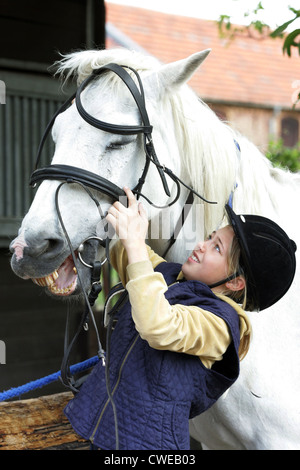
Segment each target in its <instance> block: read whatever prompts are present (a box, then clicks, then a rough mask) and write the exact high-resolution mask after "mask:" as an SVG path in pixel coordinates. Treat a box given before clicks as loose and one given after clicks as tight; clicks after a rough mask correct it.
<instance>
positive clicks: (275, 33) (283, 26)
mask: <svg viewBox="0 0 300 470" xmlns="http://www.w3.org/2000/svg"><path fill="white" fill-rule="evenodd" d="M293 21H295V18H293V19H292V20H289V21H287V22H286V23H283V24H282V25H281V26H279V27H278V28H277V29H275V31H273V33H271V34H270V36H271V37H272V38H276V37H277V36H280V35H281V34H282V33H283V31H284V30H285V29H286V28H287V27H288V26H289V25H290V24H291V23H293Z"/></svg>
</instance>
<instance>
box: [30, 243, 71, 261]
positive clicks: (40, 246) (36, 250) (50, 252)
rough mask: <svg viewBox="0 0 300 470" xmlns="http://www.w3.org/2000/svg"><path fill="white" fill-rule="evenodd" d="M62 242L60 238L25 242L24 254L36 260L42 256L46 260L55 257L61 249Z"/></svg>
mask: <svg viewBox="0 0 300 470" xmlns="http://www.w3.org/2000/svg"><path fill="white" fill-rule="evenodd" d="M63 246H64V241H63V240H62V239H60V238H50V239H44V240H42V241H40V240H39V241H33V240H31V241H30V243H29V241H28V240H27V247H26V248H25V249H24V253H25V255H27V256H31V257H33V258H37V257H39V256H42V255H43V257H44V258H47V259H51V258H54V257H56V256H57V255H58V254H59V253H60V252H61V251H62V249H63Z"/></svg>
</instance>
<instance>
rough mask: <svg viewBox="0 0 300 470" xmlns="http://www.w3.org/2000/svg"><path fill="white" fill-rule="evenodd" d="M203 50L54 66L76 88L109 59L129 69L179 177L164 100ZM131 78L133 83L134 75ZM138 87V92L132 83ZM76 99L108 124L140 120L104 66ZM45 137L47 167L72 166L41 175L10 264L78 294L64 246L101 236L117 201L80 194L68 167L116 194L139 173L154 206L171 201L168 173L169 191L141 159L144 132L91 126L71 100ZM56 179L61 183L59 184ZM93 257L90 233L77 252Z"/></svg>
mask: <svg viewBox="0 0 300 470" xmlns="http://www.w3.org/2000/svg"><path fill="white" fill-rule="evenodd" d="M208 52H209V51H203V52H200V53H197V54H194V55H192V56H191V57H189V58H187V59H184V60H182V61H179V62H175V63H172V64H168V65H160V64H159V63H158V62H157V61H156V60H154V59H152V58H149V57H145V56H140V55H139V54H136V53H131V52H128V51H124V50H117V51H85V52H79V53H74V54H71V55H69V56H67V57H66V58H65V59H64V60H63V61H62V62H61V63H60V72H62V73H63V74H66V73H67V74H69V75H71V74H73V73H74V74H76V75H77V78H78V84H79V85H80V84H81V83H82V82H83V81H84V80H85V79H86V78H87V77H88V76H90V74H91V73H92V72H93V70H98V69H100V68H101V67H103V66H104V65H106V64H108V63H117V64H120V65H122V66H123V65H125V66H126V65H127V66H130V67H132V68H134V69H135V70H136V71H137V72H138V73H139V75H140V77H141V80H142V83H143V87H144V92H145V102H146V109H147V112H148V116H149V119H150V124H151V126H153V133H152V136H151V137H152V138H153V142H154V145H155V150H156V155H157V156H158V159H159V160H160V163H161V164H164V165H166V166H167V167H169V168H171V169H172V171H173V172H174V173H175V174H179V175H180V176H182V175H183V174H184V172H185V169H184V168H182V167H183V164H182V161H181V159H180V155H179V154H180V148H182V145H181V146H179V144H178V139H182V140H183V139H184V137H183V136H180V135H178V130H177V131H176V126H175V124H174V120H176V118H177V117H176V116H174V111H173V108H172V106H171V105H170V102H169V98H170V97H172V96H173V97H174V95H176V93H177V92H178V90H179V89H180V87H181V86H182V85H184V84H185V82H186V81H187V80H188V79H189V78H190V77H191V75H192V74H193V73H194V71H195V70H196V69H197V68H198V67H199V65H200V64H201V62H202V61H203V60H204V58H205V57H206V56H207V54H208ZM126 70H128V69H126ZM129 72H130V71H129ZM130 73H131V72H130ZM131 75H132V77H133V80H135V81H136V77H135V74H131ZM137 87H138V89H139V90H140V85H139V84H138V83H137ZM140 91H141V90H140ZM79 98H80V102H81V104H82V106H83V108H84V110H85V111H86V112H87V113H88V115H89V116H90V117H91V118H93V119H96V120H97V122H99V121H101V122H104V123H110V124H113V127H114V126H115V125H117V126H121V127H124V126H125V127H126V126H127V127H128V126H129V127H130V126H132V127H138V126H141V125H143V124H145V122H143V118H142V116H141V112H140V111H139V109H138V106H137V103H136V100H135V99H134V98H133V96H132V93H130V92H129V90H128V86H126V85H125V84H124V82H123V81H122V80H121V79H120V77H119V76H117V75H116V74H115V73H113V72H111V71H109V70H105V71H104V73H101V74H99V75H96V76H95V78H93V79H92V80H91V81H90V82H89V83H88V85H87V86H86V87H84V89H83V90H82V92H81V93H80V96H79ZM52 138H53V140H54V142H55V153H54V156H53V160H52V165H51V166H54V167H53V168H55V167H57V168H59V169H60V170H61V168H62V166H61V165H68V167H72V168H73V173H72V175H71V176H72V177H70V176H69V174H67V175H63V178H60V179H59V178H58V179H57V180H56V179H55V176H54V174H53V171H52V170H53V168H51V167H50V168H51V170H50V173H51V177H49V178H48V177H47V175H46V176H45V177H44V180H43V181H42V182H41V184H40V186H39V188H38V190H37V192H36V195H35V198H34V201H33V203H32V205H31V207H30V209H29V211H28V213H27V215H26V216H25V217H24V219H23V222H22V225H21V228H20V231H19V235H18V237H17V238H16V239H15V240H14V241H13V242H12V243H11V250H12V251H13V256H12V268H13V270H14V272H15V273H16V274H17V275H18V276H20V277H22V278H24V279H28V278H32V279H34V280H35V282H36V283H38V284H39V285H43V286H48V290H49V291H50V293H52V294H54V295H61V296H68V295H71V294H73V295H74V294H77V293H79V288H78V287H79V286H78V285H77V284H78V283H77V277H78V275H77V273H76V269H74V268H75V267H74V259H73V257H72V256H71V252H70V245H71V247H72V249H73V256H74V254H75V256H78V248H79V247H80V245H81V244H82V242H83V241H85V240H86V239H87V238H89V237H95V236H97V237H100V238H103V239H105V237H106V235H107V233H106V231H105V230H104V229H105V227H104V223H103V214H105V212H106V211H107V209H108V207H109V206H110V205H111V204H112V202H113V200H114V199H116V197H114V196H111V195H110V194H109V193H106V192H105V191H102V190H101V189H100V191H98V190H97V189H95V188H94V187H90V186H89V188H88V191H87V188H86V186H85V185H83V184H82V182H81V183H80V182H79V183H76V170H74V167H76V168H78V169H81V170H84V171H87V172H90V173H93V174H96V175H98V176H100V177H102V178H104V179H105V181H108V182H110V183H112V184H114V185H115V187H117V188H118V190H119V191H120V193H122V189H121V188H122V187H123V186H124V185H127V186H129V187H131V188H138V189H139V188H140V187H141V186H140V178H141V177H142V176H143V177H144V176H145V175H146V178H145V182H144V184H143V186H142V191H141V192H142V193H143V194H144V195H145V196H147V198H148V199H149V200H151V201H153V202H154V203H155V204H157V205H159V206H164V205H167V204H168V203H169V202H170V201H171V200H172V199H174V197H175V194H176V187H175V186H176V185H175V183H174V181H173V180H172V179H171V178H167V180H168V181H167V184H168V189H169V192H170V195H168V194H167V193H168V190H166V189H165V188H164V187H163V184H162V177H161V174H160V173H159V171H158V168H159V166H160V165H159V166H157V165H155V164H154V163H153V162H152V161H150V160H149V159H148V160H149V161H147V157H146V156H145V143H147V139H145V134H144V133H143V132H138V133H136V132H134V131H133V132H127V133H126V132H125V133H124V132H120V133H118V131H114V132H110V131H109V129H107V128H105V127H104V128H103V127H102V128H101V126H100V128H99V126H94V125H93V124H92V123H91V122H90V121H89V120H85V119H84V118H83V117H82V115H81V114H80V113H79V112H78V103H77V101H76V102H73V103H72V104H70V106H69V107H67V109H66V110H64V111H63V112H62V113H60V114H59V115H58V116H57V117H56V119H55V122H54V125H53V128H52ZM148 143H149V142H148ZM148 166H149V168H148ZM145 167H147V173H145V171H144V170H145ZM74 172H75V173H74ZM78 173H80V171H79V172H78ZM61 179H64V180H65V181H67V183H64V184H63V185H61V184H62V181H61ZM60 185H61V186H60ZM58 188H59V189H58ZM92 195H93V196H94V198H95V199H94V198H93V197H91V196H92ZM95 201H98V202H99V204H100V205H99V206H98V205H97V204H96V203H95ZM158 213H159V209H158V208H155V207H153V206H151V207H150V208H149V216H150V218H153V217H156V216H157V214H158ZM101 214H102V217H101ZM61 221H63V224H62V223H61ZM66 234H67V236H68V237H69V240H67V237H66ZM96 256H98V257H100V259H101V258H103V257H104V256H105V252H104V249H103V248H101V247H100V246H99V241H98V240H97V239H95V238H93V239H90V240H88V241H87V242H85V243H84V245H83V252H82V253H81V257H82V259H84V261H85V262H86V264H91V263H92V262H93V260H95V258H96ZM76 265H77V269H79V270H80V274H81V275H80V277H81V279H83V280H84V288H85V289H86V290H88V288H89V287H90V268H88V267H87V266H85V265H84V264H82V263H80V262H79V263H76Z"/></svg>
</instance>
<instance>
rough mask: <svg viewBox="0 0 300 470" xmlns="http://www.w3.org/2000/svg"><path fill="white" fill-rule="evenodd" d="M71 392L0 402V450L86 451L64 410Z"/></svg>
mask: <svg viewBox="0 0 300 470" xmlns="http://www.w3.org/2000/svg"><path fill="white" fill-rule="evenodd" d="M72 396H73V394H72V393H71V392H64V393H58V394H55V395H47V396H43V397H40V398H31V399H28V400H17V401H8V402H2V403H0V450H89V447H90V446H89V443H88V442H87V441H85V440H83V439H81V438H80V437H79V436H78V435H77V434H76V433H75V432H74V431H73V429H72V427H71V425H70V423H69V422H68V420H67V418H66V417H65V415H64V414H63V409H64V407H65V406H66V404H67V403H68V402H69V400H70V399H71V398H72Z"/></svg>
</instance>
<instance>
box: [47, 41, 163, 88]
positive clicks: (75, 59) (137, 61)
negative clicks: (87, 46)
mask: <svg viewBox="0 0 300 470" xmlns="http://www.w3.org/2000/svg"><path fill="white" fill-rule="evenodd" d="M62 57H63V58H62V59H61V60H60V61H58V62H56V63H55V66H56V67H57V69H56V75H59V76H60V78H61V79H62V80H63V81H64V82H66V81H67V80H69V79H70V78H71V77H74V78H76V80H77V84H78V85H79V84H80V83H81V82H82V81H83V80H84V79H85V78H86V77H88V76H89V75H90V74H91V73H92V71H93V70H97V69H99V68H100V67H102V66H103V65H105V64H108V63H110V62H113V63H116V64H119V65H128V66H129V67H132V68H134V69H136V70H137V71H138V72H141V71H143V70H153V69H155V68H157V67H158V66H159V61H158V60H157V59H155V58H154V57H152V56H147V55H145V54H141V53H139V52H136V51H130V50H128V49H123V48H118V49H104V50H86V51H79V52H72V53H70V54H66V55H62Z"/></svg>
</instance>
